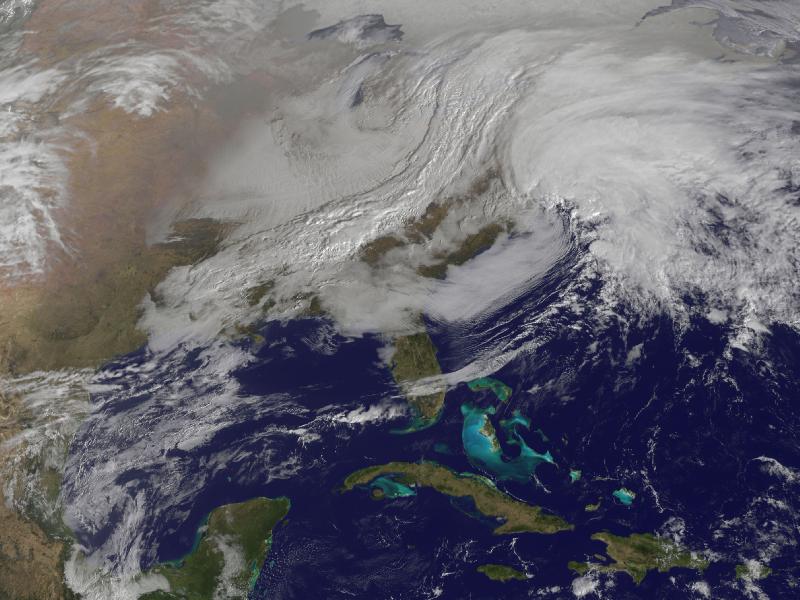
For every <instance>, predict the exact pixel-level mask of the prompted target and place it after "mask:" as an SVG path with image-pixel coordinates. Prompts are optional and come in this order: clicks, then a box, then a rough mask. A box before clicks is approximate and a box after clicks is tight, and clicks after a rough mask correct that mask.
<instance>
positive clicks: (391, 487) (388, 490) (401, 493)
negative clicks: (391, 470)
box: [370, 477, 417, 498]
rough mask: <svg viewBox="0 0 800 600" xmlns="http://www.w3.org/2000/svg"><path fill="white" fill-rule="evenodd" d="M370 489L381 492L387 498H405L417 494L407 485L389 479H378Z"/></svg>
mask: <svg viewBox="0 0 800 600" xmlns="http://www.w3.org/2000/svg"><path fill="white" fill-rule="evenodd" d="M370 487H372V488H377V489H379V490H381V491H382V492H383V495H384V497H385V498H405V497H406V496H416V494H417V493H416V492H415V491H414V490H413V489H411V488H410V487H408V486H407V485H404V484H402V483H398V482H397V481H395V480H394V479H390V478H389V477H378V478H377V479H375V480H374V481H373V482H372V483H371V484H370Z"/></svg>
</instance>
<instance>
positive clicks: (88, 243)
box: [0, 0, 263, 600]
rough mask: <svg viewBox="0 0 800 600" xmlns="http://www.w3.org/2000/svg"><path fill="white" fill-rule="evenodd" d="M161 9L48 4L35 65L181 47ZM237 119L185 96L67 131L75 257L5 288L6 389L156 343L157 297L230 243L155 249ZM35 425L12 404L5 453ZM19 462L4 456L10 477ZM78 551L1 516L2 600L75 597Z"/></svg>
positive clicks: (33, 22) (1, 406)
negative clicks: (156, 218)
mask: <svg viewBox="0 0 800 600" xmlns="http://www.w3.org/2000/svg"><path fill="white" fill-rule="evenodd" d="M160 5H161V3H159V2H158V1H157V0H131V1H127V2H108V1H107V0H81V1H80V2H76V1H74V0H44V1H42V2H40V3H39V5H38V7H37V8H36V10H35V12H34V14H33V15H32V17H31V18H30V20H29V21H28V23H27V24H26V26H25V29H26V31H28V32H29V33H27V34H26V37H25V40H24V43H23V45H22V48H21V52H22V53H23V54H25V55H28V56H29V57H33V58H35V59H37V60H38V62H39V64H40V65H41V66H47V65H52V64H55V63H60V64H69V63H70V62H71V61H72V62H74V61H76V60H77V59H78V58H80V57H81V56H82V55H85V53H86V52H89V51H93V50H96V49H100V48H103V47H106V46H108V45H110V44H115V43H121V42H127V41H130V40H142V41H147V42H148V43H150V44H154V43H158V44H162V45H163V46H165V47H177V46H178V44H180V43H181V39H182V37H181V36H179V35H178V33H180V32H177V31H172V32H169V31H165V30H162V29H161V28H152V27H151V19H153V18H154V17H158V16H159V13H158V11H159V10H160V8H159V7H160ZM249 85H250V86H251V87H254V86H255V87H257V86H258V85H263V82H262V83H258V82H256V83H255V84H254V83H252V82H251V83H250V84H249ZM82 92H83V90H82V89H79V88H78V87H77V86H76V89H74V90H71V91H68V92H66V95H65V96H64V97H62V98H59V100H58V103H57V105H56V106H49V107H47V109H46V110H47V113H48V116H52V117H51V118H55V119H59V115H60V113H61V112H62V111H63V110H64V108H66V107H67V106H69V105H70V104H71V103H72V102H73V101H74V100H75V99H76V98H78V97H81V93H82ZM70 94H72V95H73V96H70ZM239 116H240V117H241V116H242V115H239ZM231 118H235V117H232V116H231V115H230V114H226V115H225V119H226V121H227V122H226V123H224V124H223V123H222V121H221V117H220V116H219V114H218V113H217V112H216V111H215V110H214V108H213V106H210V105H202V104H199V103H198V102H197V101H196V100H193V101H189V99H188V98H187V97H186V96H185V95H181V94H179V93H178V94H174V95H173V96H172V97H171V98H170V99H169V101H168V103H166V104H165V110H162V111H159V112H156V113H154V114H153V115H152V116H149V117H146V118H145V117H141V116H139V115H135V114H128V113H126V112H125V111H124V110H122V109H120V108H115V107H113V105H112V104H111V103H110V102H109V101H108V99H107V98H103V97H98V98H94V99H92V100H91V103H90V105H89V108H88V109H87V110H85V111H84V112H82V113H80V114H77V115H73V116H70V117H68V118H62V119H61V120H60V124H61V125H63V126H64V128H65V129H67V130H68V131H70V132H71V134H72V135H71V137H70V143H69V145H68V150H67V151H66V154H65V158H66V161H67V165H68V169H69V185H68V192H69V202H68V206H67V208H66V210H64V211H63V212H62V213H61V214H60V215H58V220H59V221H58V225H59V228H60V230H61V231H62V232H63V233H64V234H65V239H66V242H67V246H68V248H69V250H70V251H69V253H65V252H63V251H58V250H54V251H53V252H52V253H51V254H50V256H49V257H48V259H49V263H48V271H47V272H46V274H45V275H44V276H43V277H41V278H36V279H31V280H28V281H24V282H22V283H20V282H13V283H8V282H5V283H0V377H2V376H4V375H5V376H9V375H11V376H13V375H16V374H21V373H27V372H31V371H36V370H47V369H59V368H66V367H86V366H95V365H99V364H101V363H102V362H104V361H106V360H108V359H109V358H111V357H113V356H115V355H118V354H121V353H125V352H129V351H132V350H134V349H136V348H137V347H139V346H140V345H142V344H143V342H144V341H145V338H144V336H143V334H142V333H141V332H140V331H138V330H137V329H136V322H137V320H138V317H139V309H138V306H139V304H140V302H141V301H142V299H143V297H144V296H145V294H146V293H147V292H149V291H152V290H153V288H154V286H155V285H156V284H157V283H158V282H159V281H161V280H162V279H163V278H164V276H165V275H166V274H167V272H168V271H169V269H171V268H172V267H173V266H176V265H183V264H191V263H193V262H195V261H197V260H199V259H202V258H203V257H205V256H207V255H209V254H211V253H213V252H215V250H216V248H217V247H218V244H219V242H220V241H221V237H222V235H223V234H224V232H225V226H224V225H223V224H220V223H216V222H213V221H210V220H202V219H201V220H198V219H190V220H185V221H182V222H179V223H177V224H175V225H173V232H174V234H175V237H176V241H168V242H164V243H160V244H155V245H148V243H147V241H146V239H147V238H146V230H147V226H148V223H149V222H151V219H152V218H153V215H154V211H155V210H157V209H158V208H161V207H163V206H165V205H166V204H167V203H171V204H170V205H177V206H180V205H181V203H183V202H185V201H186V200H187V199H189V198H190V197H191V193H192V190H193V182H195V181H197V180H199V178H201V177H202V175H203V173H204V170H205V164H206V160H207V158H208V152H209V149H210V148H213V147H214V146H215V144H216V143H218V142H220V141H222V138H223V137H224V135H225V132H232V131H233V130H235V123H231V121H230V120H231ZM223 125H224V126H223ZM0 389H2V388H0ZM23 412H24V407H23V405H22V402H21V400H20V399H19V398H16V397H14V396H12V395H11V394H10V393H8V394H5V395H4V396H2V397H0V442H2V441H4V440H7V439H9V438H11V437H13V436H14V435H15V434H17V433H19V432H20V431H21V429H22V426H21V424H20V421H21V418H22V415H23ZM9 452H10V451H9V450H7V449H6V450H3V451H2V453H0V467H2V465H3V464H4V463H5V461H7V460H8V453H9ZM0 471H2V469H0ZM0 483H3V482H0ZM65 551H66V547H65V543H64V541H62V540H58V539H54V538H52V537H49V536H48V534H46V533H45V531H44V530H43V528H42V527H41V526H40V525H38V524H37V523H36V522H34V521H33V520H31V519H28V518H26V517H24V516H22V515H20V514H19V513H17V512H16V511H14V510H12V509H11V508H9V507H7V506H6V505H5V504H4V503H0V598H14V599H15V600H27V599H34V598H35V599H37V600H45V599H47V600H49V599H58V598H64V597H67V596H68V594H69V592H68V590H67V589H66V588H65V585H64V583H63V560H64V556H65Z"/></svg>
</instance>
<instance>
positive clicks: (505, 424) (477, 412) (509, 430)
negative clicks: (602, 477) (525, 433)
mask: <svg viewBox="0 0 800 600" xmlns="http://www.w3.org/2000/svg"><path fill="white" fill-rule="evenodd" d="M495 412H496V409H495V407H494V406H488V407H486V408H481V407H478V406H472V405H470V404H467V403H465V404H462V405H461V414H462V416H463V417H464V422H463V425H462V428H461V442H462V444H463V445H464V452H465V453H466V454H467V457H468V458H469V460H470V462H471V463H472V464H473V465H475V466H476V467H477V468H479V469H483V470H485V471H488V472H490V473H491V474H492V475H493V476H495V477H497V478H498V479H500V480H504V481H508V480H514V481H520V482H526V481H530V479H531V478H532V477H533V475H534V473H535V472H536V468H537V467H538V466H539V465H540V464H542V463H549V464H555V461H554V460H553V456H552V455H551V454H550V452H549V451H548V452H545V453H544V454H540V453H538V452H536V451H535V450H534V449H533V448H531V447H530V446H528V444H527V443H526V442H525V439H524V438H523V437H522V435H520V433H519V431H518V430H517V428H518V427H524V428H527V427H528V426H529V421H528V420H527V419H525V418H523V417H521V416H520V415H518V414H516V413H515V416H514V417H512V418H511V419H507V420H503V421H501V423H500V424H501V426H502V428H503V431H504V432H505V434H506V436H507V437H506V443H507V444H508V445H510V446H517V447H518V448H519V454H518V455H517V456H515V457H513V458H512V457H508V456H504V455H503V448H502V446H501V445H500V441H499V440H498V439H497V432H496V430H495V428H494V425H492V422H491V420H490V418H489V417H490V415H494V414H495Z"/></svg>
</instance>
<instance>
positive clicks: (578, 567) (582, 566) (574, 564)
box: [567, 560, 589, 575]
mask: <svg viewBox="0 0 800 600" xmlns="http://www.w3.org/2000/svg"><path fill="white" fill-rule="evenodd" d="M567 568H569V570H570V571H575V572H576V573H577V574H578V575H585V574H586V573H587V571H589V563H585V562H578V561H576V560H571V561H569V562H568V563H567Z"/></svg>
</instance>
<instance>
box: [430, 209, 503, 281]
mask: <svg viewBox="0 0 800 600" xmlns="http://www.w3.org/2000/svg"><path fill="white" fill-rule="evenodd" d="M505 230H506V228H505V227H503V226H502V225H500V224H498V223H491V224H490V225H486V226H485V227H483V228H481V229H480V231H478V232H477V233H473V234H472V235H468V236H467V237H466V238H465V239H464V240H463V241H462V242H461V244H459V245H458V247H457V248H456V249H455V250H453V251H452V252H448V253H444V254H439V255H437V258H438V259H439V260H438V261H437V262H435V263H432V264H429V265H421V266H420V267H419V268H418V269H417V273H419V274H420V275H422V276H423V277H431V278H434V279H444V278H445V277H446V276H447V268H448V267H449V266H450V265H463V264H464V263H465V262H467V261H468V260H470V259H472V258H475V257H476V256H478V255H479V254H480V253H481V252H484V251H486V250H488V249H489V248H491V247H492V246H493V245H494V243H495V241H496V240H497V238H498V236H499V235H500V234H501V233H503V232H504V231H505Z"/></svg>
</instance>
